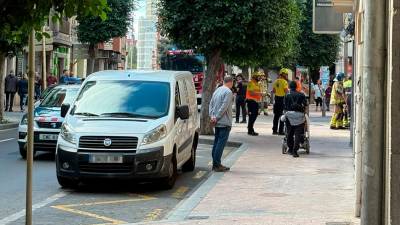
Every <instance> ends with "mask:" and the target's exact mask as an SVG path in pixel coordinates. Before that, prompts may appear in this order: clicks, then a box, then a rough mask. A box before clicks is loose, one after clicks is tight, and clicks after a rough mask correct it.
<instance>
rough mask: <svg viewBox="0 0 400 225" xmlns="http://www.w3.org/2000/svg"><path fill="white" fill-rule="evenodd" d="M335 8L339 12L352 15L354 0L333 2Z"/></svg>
mask: <svg viewBox="0 0 400 225" xmlns="http://www.w3.org/2000/svg"><path fill="white" fill-rule="evenodd" d="M332 4H333V7H334V8H335V10H336V11H337V12H341V13H352V12H353V8H354V0H332Z"/></svg>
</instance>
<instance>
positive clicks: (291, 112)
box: [285, 81, 307, 158]
mask: <svg viewBox="0 0 400 225" xmlns="http://www.w3.org/2000/svg"><path fill="white" fill-rule="evenodd" d="M289 87H290V92H289V93H288V94H287V95H286V97H285V111H286V114H285V116H286V120H285V121H286V132H287V144H288V147H289V151H288V153H289V154H290V155H293V157H295V158H297V157H299V154H298V153H297V151H298V150H299V148H300V143H301V142H302V141H303V140H304V126H305V121H306V117H305V115H304V113H305V109H306V106H307V99H306V96H305V95H304V94H303V93H302V92H299V91H297V90H296V88H297V84H296V82H295V81H292V82H290V85H289Z"/></svg>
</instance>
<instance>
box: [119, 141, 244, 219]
mask: <svg viewBox="0 0 400 225" xmlns="http://www.w3.org/2000/svg"><path fill="white" fill-rule="evenodd" d="M199 143H201V144H208V143H210V139H208V138H205V139H203V137H201V139H200V140H199ZM211 144H212V142H211ZM237 145H239V148H238V150H236V151H235V152H233V153H231V154H229V155H228V157H227V158H225V160H224V162H225V164H226V165H227V166H229V167H232V166H233V165H234V164H235V162H236V161H237V160H238V159H239V157H240V156H241V155H242V154H243V153H244V152H246V151H247V150H248V145H247V144H245V143H239V142H228V143H227V146H233V147H235V146H237ZM223 176H224V174H223V173H211V175H210V176H209V177H208V178H207V179H206V180H204V181H203V182H201V183H200V184H199V185H197V187H195V188H194V191H193V192H190V193H188V194H187V197H186V198H185V199H184V200H182V201H181V202H180V203H179V204H178V205H177V206H176V207H175V208H174V209H173V210H172V211H171V212H170V213H169V214H167V215H166V216H165V217H164V219H162V220H160V221H149V222H137V223H128V224H124V225H146V224H173V223H176V222H182V221H185V220H186V219H191V218H190V213H191V212H192V211H193V210H194V209H195V208H196V207H197V205H198V204H200V202H201V201H202V200H203V199H204V197H205V196H206V195H207V194H208V193H209V192H210V191H211V190H212V189H213V188H214V187H215V185H216V184H217V183H218V182H219V181H220V180H221V179H222V178H223ZM192 219H193V218H192Z"/></svg>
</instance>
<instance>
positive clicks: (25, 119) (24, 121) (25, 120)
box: [20, 114, 28, 125]
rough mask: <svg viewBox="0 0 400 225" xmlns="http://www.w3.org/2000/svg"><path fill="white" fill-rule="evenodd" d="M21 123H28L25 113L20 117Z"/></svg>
mask: <svg viewBox="0 0 400 225" xmlns="http://www.w3.org/2000/svg"><path fill="white" fill-rule="evenodd" d="M20 124H21V125H27V124H28V116H27V115H26V114H25V115H24V116H23V117H22V119H21V123H20Z"/></svg>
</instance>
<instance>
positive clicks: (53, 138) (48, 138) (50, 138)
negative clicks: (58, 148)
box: [39, 134, 58, 141]
mask: <svg viewBox="0 0 400 225" xmlns="http://www.w3.org/2000/svg"><path fill="white" fill-rule="evenodd" d="M57 139H58V135H57V134H39V140H42V141H56V140H57Z"/></svg>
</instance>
